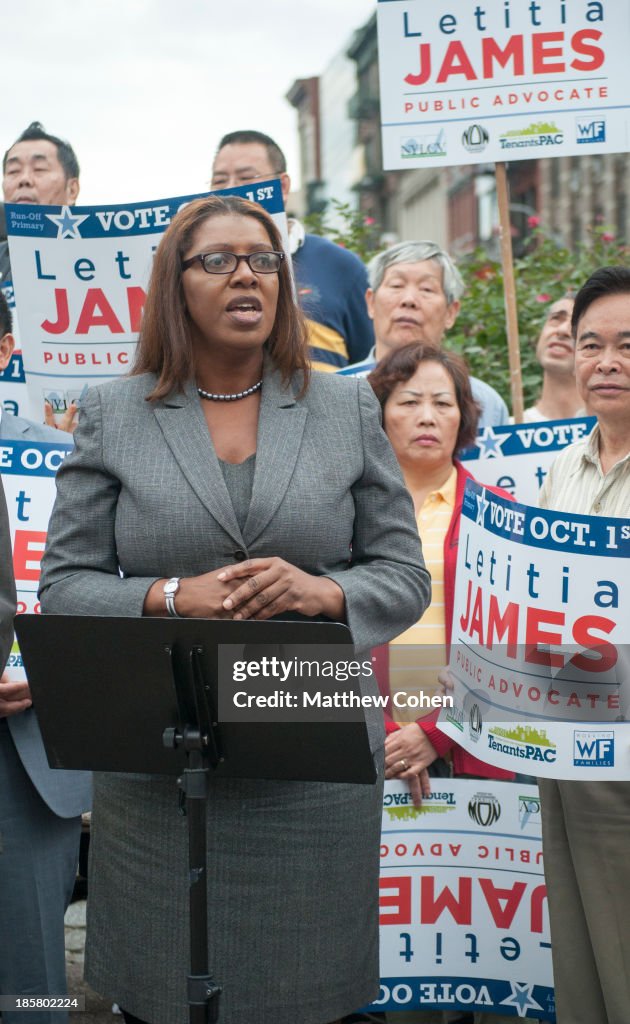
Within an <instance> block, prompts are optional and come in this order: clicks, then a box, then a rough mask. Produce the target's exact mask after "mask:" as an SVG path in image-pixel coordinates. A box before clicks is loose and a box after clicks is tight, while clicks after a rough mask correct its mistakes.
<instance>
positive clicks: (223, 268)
mask: <svg viewBox="0 0 630 1024" xmlns="http://www.w3.org/2000/svg"><path fill="white" fill-rule="evenodd" d="M283 259H284V253H283V252H272V251H269V252H268V251H266V250H264V251H263V252H250V253H247V255H243V256H238V255H237V254H236V253H235V252H200V253H199V255H198V256H191V257H190V259H189V260H183V261H182V270H188V268H189V267H192V265H193V264H194V263H201V266H202V267H203V269H204V270H205V272H206V274H232V273H233V272H234V271H235V270H236V268H237V267H238V265H239V263H240V262H241V260H245V262H246V264H247V266H248V267H249V269H250V270H251V271H252V272H253V273H254V274H277V273H278V271H279V270H280V265H281V263H282V261H283Z"/></svg>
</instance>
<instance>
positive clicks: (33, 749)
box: [0, 412, 92, 818]
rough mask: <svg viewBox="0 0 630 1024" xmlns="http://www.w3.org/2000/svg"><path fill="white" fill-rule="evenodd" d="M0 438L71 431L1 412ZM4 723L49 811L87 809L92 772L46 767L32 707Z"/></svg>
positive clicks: (58, 436) (60, 437) (72, 813)
mask: <svg viewBox="0 0 630 1024" xmlns="http://www.w3.org/2000/svg"><path fill="white" fill-rule="evenodd" d="M0 440H3V441H38V442H40V441H45V442H47V443H49V444H50V443H55V442H56V443H57V444H60V443H63V444H69V443H71V442H72V434H67V433H66V432H65V431H63V430H56V429H55V428H54V427H48V426H46V425H45V424H43V423H34V422H32V421H31V420H25V419H22V417H20V416H12V415H11V414H10V413H7V412H3V413H2V419H0ZM14 609H15V605H14ZM12 638H13V630H11V639H12ZM9 647H10V644H9ZM5 661H6V658H5V659H4V660H3V662H2V664H3V665H4V663H5ZM7 725H8V727H9V731H10V733H11V737H12V739H13V744H14V746H15V748H16V750H17V752H18V755H19V758H20V760H21V762H22V764H23V766H24V768H25V770H26V772H27V773H28V775H29V777H30V780H31V782H32V783H33V785H34V786H35V788H36V790H37V791H38V793H39V795H40V796H41V797H42V799H43V800H44V802H45V803H46V804H47V805H48V806H49V807H50V809H51V811H53V812H54V813H55V814H57V815H59V817H61V818H74V817H76V816H77V815H78V814H81V813H82V812H83V811H88V810H89V809H90V806H91V799H92V776H91V774H90V773H89V772H65V771H60V770H58V769H55V770H53V769H51V768H50V767H49V765H48V759H47V757H46V751H45V750H44V744H43V742H42V736H41V733H40V731H39V725H38V722H37V716H36V714H35V711H34V709H33V708H28V709H27V710H26V711H22V712H21V713H20V714H19V715H11V716H9V718H7Z"/></svg>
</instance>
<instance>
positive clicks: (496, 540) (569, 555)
mask: <svg viewBox="0 0 630 1024" xmlns="http://www.w3.org/2000/svg"><path fill="white" fill-rule="evenodd" d="M629 566H630V524H629V523H627V522H626V521H625V520H621V519H608V518H604V517H603V516H583V515H577V514H575V515H574V514H571V513H562V512H551V511H547V510H541V509H537V508H531V507H529V506H527V505H519V504H515V503H511V502H509V501H507V500H505V499H503V498H501V497H498V496H497V495H494V494H492V493H491V492H490V491H487V490H485V488H483V487H482V486H481V485H479V484H476V483H474V482H472V483H471V482H468V483H467V485H466V491H465V493H464V503H463V508H462V522H461V532H460V538H459V551H458V561H457V576H456V586H455V601H454V608H453V634H452V647H451V659H450V669H451V672H452V675H453V677H454V679H455V684H456V685H455V693H454V698H455V706H454V707H453V708H452V709H448V710H443V711H442V712H441V715H440V720H439V726H440V728H441V729H443V730H444V731H445V732H446V733H448V735H449V736H451V737H452V738H454V739H455V740H457V742H458V743H460V744H461V745H462V746H463V747H465V748H466V750H469V751H470V752H471V753H473V754H474V755H475V756H476V757H478V758H480V759H481V760H482V761H487V762H489V763H491V764H495V765H498V766H500V767H502V768H507V769H510V770H512V771H517V772H525V773H529V774H532V775H537V776H543V777H549V778H560V779H569V778H581V779H629V778H630V731H629V730H630V727H629V725H628V723H627V722H626V720H625V719H626V718H627V716H628V708H629V707H630V694H629V690H628V677H629V670H630V663H629V662H630V659H629V658H628V650H629V648H628V638H629V636H630V623H629V622H628V614H627V609H628V603H629V602H628V596H627V594H628V578H629V577H628V567H629ZM624 593H625V594H626V597H625V598H624Z"/></svg>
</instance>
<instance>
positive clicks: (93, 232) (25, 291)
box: [5, 179, 288, 419]
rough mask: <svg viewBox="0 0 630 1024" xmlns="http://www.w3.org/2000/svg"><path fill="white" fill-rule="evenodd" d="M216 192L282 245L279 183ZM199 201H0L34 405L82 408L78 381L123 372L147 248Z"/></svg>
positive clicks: (145, 276)
mask: <svg viewBox="0 0 630 1024" xmlns="http://www.w3.org/2000/svg"><path fill="white" fill-rule="evenodd" d="M217 194H218V195H240V196H243V197H244V198H246V199H251V200H253V201H255V202H257V203H259V204H260V205H261V206H263V207H264V209H266V210H267V212H268V213H269V214H271V215H272V217H273V219H274V221H275V222H276V225H277V227H278V229H279V230H280V233H281V235H282V238H283V241H284V243H285V248H286V246H287V244H288V236H287V230H286V217H285V215H284V207H283V203H282V188H281V184H280V181H279V180H277V179H275V180H273V181H268V182H256V183H255V184H251V185H245V186H243V187H240V188H233V189H225V190H222V191H221V192H218V193H217ZM204 195H207V193H204ZM198 198H201V196H197V195H194V196H180V197H179V198H175V199H163V200H156V201H153V202H146V203H128V204H123V205H116V206H107V207H105V206H82V207H78V206H73V207H69V206H64V207H62V208H59V207H52V206H31V205H25V204H23V203H22V204H7V205H6V207H5V210H6V217H7V235H8V239H9V251H10V254H11V267H12V273H13V286H14V289H15V301H16V306H17V315H18V318H19V323H20V336H21V339H22V352H23V357H24V369H25V372H26V380H27V384H28V387H29V393H30V394H31V396H32V401H33V402H34V404H35V405H36V406H37V407H38V408H40V409H41V408H42V406H43V401H44V399H45V398H46V399H48V401H50V402H51V404H52V406H53V410H54V412H58V413H61V412H64V411H65V409H66V408H67V407H68V405H69V404H70V402H76V403H78V404H79V406H80V403H81V398H82V396H83V394H84V390H85V388H87V387H89V386H90V385H91V384H97V383H100V382H102V381H104V380H111V379H112V378H114V377H117V376H120V375H122V374H125V373H128V372H129V370H130V369H131V366H132V363H133V356H134V352H135V347H136V341H137V337H138V331H139V329H140V321H141V318H142V310H143V307H144V303H145V299H146V289H147V282H148V280H149V276H150V273H151V266H152V262H153V254H154V252H155V250H156V248H157V246H158V244H159V241H160V238H161V236H162V234H163V233H164V231H165V230H166V228H167V227H168V225H169V224H170V223H171V220H172V219H173V217H174V216H175V214H176V213H177V212H178V211H179V210H181V209H182V208H183V207H184V206H186V205H187V204H188V203H190V202H192V201H193V200H194V199H198ZM37 418H38V419H41V418H42V416H41V414H40V415H39V416H38V417H37Z"/></svg>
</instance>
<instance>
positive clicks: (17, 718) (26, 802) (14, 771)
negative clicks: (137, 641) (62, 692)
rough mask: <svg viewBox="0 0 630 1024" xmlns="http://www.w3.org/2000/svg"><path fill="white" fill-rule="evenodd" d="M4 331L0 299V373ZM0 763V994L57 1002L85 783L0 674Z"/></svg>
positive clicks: (11, 433) (5, 427)
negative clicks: (53, 758) (56, 753)
mask: <svg viewBox="0 0 630 1024" xmlns="http://www.w3.org/2000/svg"><path fill="white" fill-rule="evenodd" d="M11 330H12V320H11V312H10V310H9V307H8V305H7V302H6V299H5V298H4V295H2V293H1V292H0V369H1V368H2V367H3V366H5V365H6V364H7V362H8V360H9V358H10V356H11V352H12V351H13V336H12V334H11ZM0 441H1V442H5V443H6V442H9V443H10V442H18V443H20V444H23V445H24V447H25V448H27V447H30V446H31V445H34V444H35V445H36V444H38V443H40V442H48V443H49V444H50V443H55V444H60V443H61V444H71V443H72V435H71V434H67V433H64V432H63V431H61V430H57V429H55V428H53V427H49V426H46V425H45V424H43V423H34V422H33V421H32V420H28V419H25V418H24V417H22V416H14V415H12V414H11V413H8V412H7V411H6V410H3V409H2V408H0ZM29 501H30V499H29ZM22 514H24V513H22ZM18 515H19V513H18ZM8 564H10V562H7V565H8ZM5 662H6V658H4V659H3V660H2V663H1V665H0V668H3V667H4V665H5ZM0 764H1V769H0V778H1V779H2V780H3V785H2V787H0V839H1V841H0V906H1V907H2V912H1V913H0V949H2V951H3V952H2V955H1V956H0V993H2V994H5V993H6V994H10V995H28V994H31V993H39V994H40V995H48V994H51V995H63V994H64V993H65V991H66V968H65V945H64V924H63V919H64V914H65V911H66V909H67V907H68V904H69V903H70V899H71V897H72V891H73V888H74V882H75V878H76V872H77V862H78V859H79V839H80V835H81V813H82V812H83V811H88V810H89V809H90V805H91V792H92V786H91V776H90V775H89V774H88V773H86V772H64V771H54V770H53V769H52V768H50V767H49V765H48V759H47V757H46V752H45V750H44V744H43V741H42V737H41V733H40V730H39V724H38V721H37V716H36V713H35V710H34V709H33V707H32V706H31V694H30V690H29V686H28V682H27V681H24V680H12V679H11V678H10V677H9V673H8V672H2V674H1V675H0ZM30 1016H31V1017H32V1024H51V1022H56V1024H64V1021H66V1020H67V1016H68V1015H67V1011H52V1010H45V1009H44V1010H39V1011H33V1012H32V1013H30ZM18 1020H22V1014H21V1013H20V1012H18V1011H15V1012H13V1011H11V1010H8V1009H7V1010H5V1012H4V1021H5V1024H13V1022H15V1021H18Z"/></svg>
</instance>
